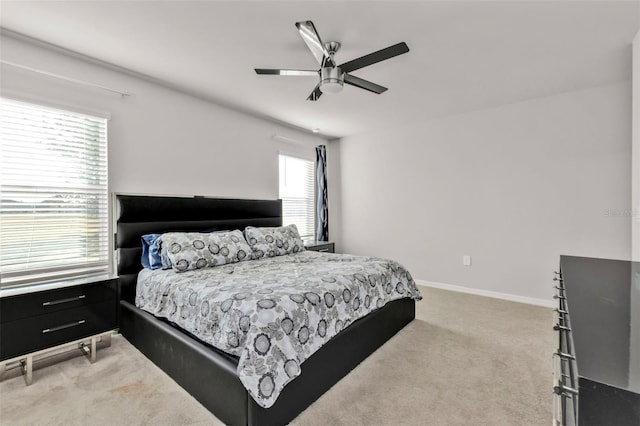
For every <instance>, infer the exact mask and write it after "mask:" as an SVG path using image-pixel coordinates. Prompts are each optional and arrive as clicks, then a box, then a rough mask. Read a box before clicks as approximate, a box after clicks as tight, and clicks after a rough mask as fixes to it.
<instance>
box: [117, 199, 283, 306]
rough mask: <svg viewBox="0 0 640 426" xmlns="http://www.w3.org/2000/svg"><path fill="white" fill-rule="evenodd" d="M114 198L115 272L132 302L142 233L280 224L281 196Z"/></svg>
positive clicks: (125, 296) (140, 265) (139, 265)
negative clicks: (260, 198) (271, 198)
mask: <svg viewBox="0 0 640 426" xmlns="http://www.w3.org/2000/svg"><path fill="white" fill-rule="evenodd" d="M116 202H117V210H116V217H117V224H116V232H117V233H116V240H115V244H116V250H117V254H118V275H119V276H120V285H121V294H122V299H123V300H126V301H128V302H131V303H133V302H134V299H135V292H136V291H135V286H136V279H137V277H138V272H140V270H141V269H142V264H141V262H140V256H141V254H142V244H141V242H140V237H141V236H142V235H145V234H152V233H164V232H174V231H212V230H220V231H222V230H229V229H240V230H243V229H244V228H245V227H246V226H281V225H282V200H240V199H228V198H205V197H162V196H146V195H144V196H142V195H116Z"/></svg>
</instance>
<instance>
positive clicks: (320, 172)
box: [316, 145, 329, 241]
mask: <svg viewBox="0 0 640 426" xmlns="http://www.w3.org/2000/svg"><path fill="white" fill-rule="evenodd" d="M316 240H318V241H329V208H328V207H327V148H326V146H324V145H319V146H317V147H316Z"/></svg>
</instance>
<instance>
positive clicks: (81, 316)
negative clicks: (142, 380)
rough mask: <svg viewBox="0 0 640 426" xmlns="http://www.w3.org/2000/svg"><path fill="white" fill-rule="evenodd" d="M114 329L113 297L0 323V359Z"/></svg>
mask: <svg viewBox="0 0 640 426" xmlns="http://www.w3.org/2000/svg"><path fill="white" fill-rule="evenodd" d="M115 328H117V304H116V303H115V302H114V301H113V300H106V301H102V302H98V303H92V304H86V305H85V306H81V307H78V308H73V309H65V310H61V311H58V312H54V313H50V314H46V315H39V316H34V317H31V318H25V319H21V320H19V321H11V322H5V323H2V324H0V360H2V359H8V358H12V357H15V356H18V355H23V354H26V353H29V352H34V351H37V350H40V349H44V348H47V347H51V346H55V345H58V344H61V343H64V342H68V341H72V340H76V339H81V338H83V337H87V336H91V335H92V334H97V333H100V332H103V331H108V330H111V329H115Z"/></svg>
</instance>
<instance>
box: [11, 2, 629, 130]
mask: <svg viewBox="0 0 640 426" xmlns="http://www.w3.org/2000/svg"><path fill="white" fill-rule="evenodd" d="M306 19H310V20H312V21H314V23H315V25H316V27H317V29H318V32H319V33H320V36H321V37H322V38H323V40H324V41H331V40H336V41H339V42H341V43H342V48H341V50H340V51H339V52H338V54H337V55H336V59H337V62H338V63H342V62H346V61H348V60H351V59H353V58H356V57H359V56H362V55H364V54H367V53H370V52H372V51H375V50H378V49H381V48H384V47H387V46H389V45H392V44H395V43H397V42H400V41H405V42H406V43H407V44H408V45H409V48H410V49H411V51H410V52H409V53H407V54H405V55H401V56H398V57H396V58H393V59H390V60H388V61H385V62H381V63H378V64H375V65H372V66H370V67H367V68H364V69H362V70H359V71H355V72H354V75H356V76H359V77H361V78H365V79H368V80H371V81H373V82H375V83H378V84H380V85H383V86H386V87H388V88H389V90H388V91H387V92H385V93H383V94H382V95H375V94H372V93H369V92H366V91H364V90H360V89H357V88H354V87H351V86H345V89H344V90H343V92H341V93H339V94H337V95H333V94H325V95H323V96H322V98H321V99H320V100H319V101H318V102H309V101H306V98H307V96H308V95H309V93H310V92H311V90H312V89H313V88H314V87H315V85H316V83H317V81H315V80H314V78H313V77H280V76H258V75H256V74H255V73H254V71H253V68H255V67H259V68H299V69H317V68H318V67H317V65H316V63H315V60H314V58H313V56H312V55H311V53H310V52H309V51H308V50H307V48H306V46H305V44H304V42H303V41H302V39H301V38H300V37H299V35H298V33H297V30H296V28H295V26H294V23H295V22H296V21H301V20H306ZM0 25H1V26H2V27H4V28H6V29H9V30H12V31H15V32H18V33H22V34H25V35H28V36H31V37H34V38H37V39H40V40H44V41H47V42H49V43H52V44H55V45H58V46H61V47H64V48H67V49H70V50H73V51H75V52H78V53H81V54H84V55H88V56H91V57H94V58H97V59H100V60H103V61H106V62H110V63H112V64H115V65H118V66H121V67H125V68H128V69H130V70H133V71H136V72H139V73H143V74H146V75H149V76H152V77H155V78H158V79H161V80H164V81H166V82H168V83H170V84H172V85H174V86H179V87H183V88H185V89H186V90H188V91H192V92H198V93H201V94H202V96H203V97H207V98H210V99H214V100H216V101H217V102H220V103H222V104H226V105H230V106H233V107H234V108H239V109H241V110H245V111H248V112H251V113H254V114H257V115H261V116H267V117H271V118H273V119H275V120H278V121H282V122H286V123H290V124H291V125H293V126H296V127H301V128H305V129H312V128H316V127H317V128H320V129H321V133H322V134H324V135H327V136H331V137H341V136H346V135H350V134H355V133H360V132H363V131H371V130H375V129H376V128H377V127H379V126H381V125H385V126H388V125H402V124H404V123H410V122H416V121H421V122H424V121H427V120H430V119H433V118H436V117H443V116H446V115H451V114H456V113H461V112H465V111H470V110H475V109H481V108H487V107H492V106H497V105H502V104H506V103H511V102H516V101H520V100H524V99H529V98H535V97H540V96H546V95H550V94H554V93H559V92H564V91H569V90H575V89H580V88H585V87H592V86H597V85H601V84H607V83H611V82H616V81H621V80H626V79H629V78H630V76H631V41H632V39H633V37H634V35H635V34H636V32H637V31H638V29H639V27H640V0H632V1H612V0H610V1H602V2H595V1H568V0H557V1H551V2H549V1H529V2H523V1H514V0H511V1H501V2H493V1H478V0H477V1H439V2H435V1H411V2H398V1H387V2H379V1H378V2H355V1H325V2H313V1H297V2H274V1H259V2H247V1H233V2H230V1H229V2H220V1H190V2H187V1H8V0H3V1H1V2H0Z"/></svg>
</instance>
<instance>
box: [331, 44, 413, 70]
mask: <svg viewBox="0 0 640 426" xmlns="http://www.w3.org/2000/svg"><path fill="white" fill-rule="evenodd" d="M408 51H409V46H407V43H405V42H401V43H398V44H394V45H393V46H389V47H387V48H384V49H381V50H378V51H377V52H373V53H369V54H368V55H365V56H361V57H359V58H357V59H354V60H352V61H349V62H345V63H344V64H342V65H340V69H342V71H344V72H351V71H355V70H359V69H360V68H364V67H366V66H369V65H372V64H375V63H377V62H382V61H384V60H387V59H389V58H393V57H394V56H398V55H402V54H403V53H407V52H408Z"/></svg>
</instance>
